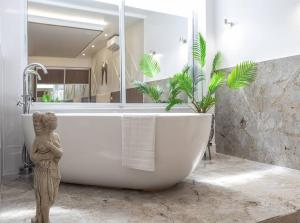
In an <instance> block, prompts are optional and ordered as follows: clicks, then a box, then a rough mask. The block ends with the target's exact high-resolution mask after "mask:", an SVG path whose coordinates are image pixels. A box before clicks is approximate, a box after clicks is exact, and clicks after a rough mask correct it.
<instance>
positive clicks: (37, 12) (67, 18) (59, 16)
mask: <svg viewBox="0 0 300 223" xmlns="http://www.w3.org/2000/svg"><path fill="white" fill-rule="evenodd" d="M28 15H29V16H35V17H40V18H47V19H54V20H63V21H68V22H79V23H87V24H93V25H100V26H105V25H107V22H105V21H104V20H99V19H91V18H86V17H80V16H71V15H65V14H59V13H53V12H47V11H43V10H35V9H30V8H29V9H28Z"/></svg>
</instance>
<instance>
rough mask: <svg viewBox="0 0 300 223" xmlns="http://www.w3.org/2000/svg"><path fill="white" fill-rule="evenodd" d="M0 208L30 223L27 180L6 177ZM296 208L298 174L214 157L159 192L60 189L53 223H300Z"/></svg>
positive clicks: (10, 220) (9, 221)
mask: <svg viewBox="0 0 300 223" xmlns="http://www.w3.org/2000/svg"><path fill="white" fill-rule="evenodd" d="M0 208H1V209H0V222H1V223H19V222H20V223H23V222H30V217H31V216H33V214H34V195H33V191H32V187H31V180H30V179H26V178H21V177H19V178H6V179H5V183H4V185H3V186H2V189H1V206H0ZM299 208H300V171H297V170H292V169H287V168H283V167H277V166H272V165H266V164H261V163H256V162H252V161H247V160H243V159H239V158H234V157H229V156H223V155H217V157H216V158H215V159H214V160H212V161H202V163H200V164H199V166H198V167H197V169H196V170H195V171H194V173H193V174H192V175H191V176H190V177H189V178H188V179H186V180H185V181H184V182H181V183H179V184H177V185H176V186H174V187H172V188H170V189H168V190H165V191H161V192H143V191H134V190H122V189H119V190H118V189H109V188H101V187H91V186H79V185H70V184H62V185H61V188H60V195H59V198H58V200H57V202H56V203H55V206H54V207H53V208H52V210H51V220H52V221H51V223H97V222H101V223H102V222H103V223H106V222H107V223H123V222H124V223H125V222H128V223H144V222H145V223H148V222H153V223H160V222H170V223H171V222H172V223H173V222H174V223H178V222H187V223H231V222H232V223H248V222H260V221H263V220H266V219H269V218H273V219H271V220H268V221H266V222H265V223H278V222H282V223H286V222H288V223H298V222H299V215H298V214H297V213H296V211H298V210H299ZM288 214H291V215H289V216H287V217H285V218H286V219H287V221H284V220H278V218H274V217H277V216H285V215H288ZM297 218H298V221H297Z"/></svg>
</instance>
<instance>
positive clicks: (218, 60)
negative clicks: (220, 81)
mask: <svg viewBox="0 0 300 223" xmlns="http://www.w3.org/2000/svg"><path fill="white" fill-rule="evenodd" d="M221 58H222V55H221V52H217V53H216V55H215V57H214V59H213V63H212V68H211V73H210V77H212V76H213V75H214V73H215V72H216V71H217V69H218V68H219V66H220V64H221Z"/></svg>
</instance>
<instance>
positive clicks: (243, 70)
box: [227, 61, 257, 89]
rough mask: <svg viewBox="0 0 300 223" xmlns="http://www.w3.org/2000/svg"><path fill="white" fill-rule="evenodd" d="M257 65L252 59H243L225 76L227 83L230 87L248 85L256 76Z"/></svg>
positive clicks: (236, 87)
mask: <svg viewBox="0 0 300 223" xmlns="http://www.w3.org/2000/svg"><path fill="white" fill-rule="evenodd" d="M256 71H257V65H256V63H254V62H252V61H245V62H242V63H240V64H238V65H236V67H235V68H233V70H232V71H231V73H230V74H229V75H228V78H227V85H228V87H229V88H231V89H239V88H244V87H247V86H249V85H250V84H251V83H252V82H253V81H254V80H255V78H256Z"/></svg>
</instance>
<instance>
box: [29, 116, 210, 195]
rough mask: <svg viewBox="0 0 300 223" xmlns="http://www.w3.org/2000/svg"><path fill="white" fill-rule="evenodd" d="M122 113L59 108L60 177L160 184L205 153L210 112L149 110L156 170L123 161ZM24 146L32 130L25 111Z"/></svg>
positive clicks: (176, 177) (105, 182)
mask: <svg viewBox="0 0 300 223" xmlns="http://www.w3.org/2000/svg"><path fill="white" fill-rule="evenodd" d="M122 114H124V113H97V114H95V113H58V114H57V117H58V128H57V132H58V133H59V135H60V138H61V142H62V145H63V148H64V154H63V157H62V159H61V161H60V168H61V173H62V181H63V182H68V183H77V184H88V185H100V186H107V187H118V188H132V189H145V190H152V189H163V188H166V187H169V186H172V185H174V184H176V183H177V182H179V181H181V180H183V179H184V178H185V177H187V176H188V175H189V174H190V173H191V171H193V169H194V168H195V167H196V165H197V164H198V162H199V160H200V159H201V158H202V157H203V154H204V152H205V149H206V145H207V142H208V137H209V132H210V124H211V115H209V114H196V113H151V114H152V115H154V116H157V118H156V135H155V137H156V140H155V171H154V172H148V171H141V170H135V169H130V168H126V167H123V166H122V161H121V157H122V154H121V153H122V148H121V146H122V140H121V118H122ZM23 129H24V136H25V143H26V146H27V148H31V145H32V142H33V139H34V131H33V125H32V115H31V114H29V115H23Z"/></svg>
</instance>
